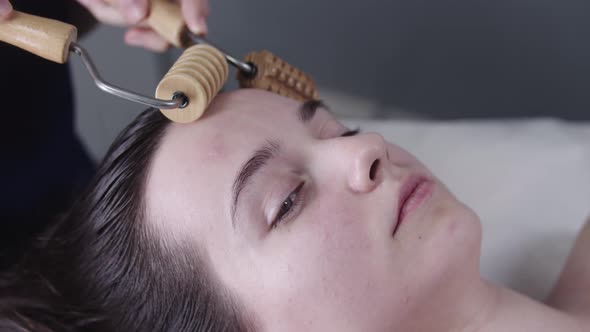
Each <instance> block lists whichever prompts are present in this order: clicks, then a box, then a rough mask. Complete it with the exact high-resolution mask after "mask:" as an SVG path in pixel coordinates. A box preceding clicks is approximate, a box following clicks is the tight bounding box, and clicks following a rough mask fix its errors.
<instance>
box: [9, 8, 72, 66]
mask: <svg viewBox="0 0 590 332" xmlns="http://www.w3.org/2000/svg"><path fill="white" fill-rule="evenodd" d="M77 36H78V32H77V30H76V27H75V26H73V25H70V24H67V23H63V22H60V21H56V20H52V19H48V18H44V17H39V16H34V15H29V14H25V13H22V12H19V11H14V12H13V13H12V15H11V16H10V18H9V19H8V20H7V21H3V22H0V41H3V42H5V43H9V44H12V45H14V46H16V47H19V48H22V49H23V50H26V51H28V52H31V53H33V54H36V55H38V56H40V57H43V58H45V59H48V60H51V61H54V62H57V63H65V62H67V61H68V57H69V54H70V44H71V43H72V42H75V41H76V39H77Z"/></svg>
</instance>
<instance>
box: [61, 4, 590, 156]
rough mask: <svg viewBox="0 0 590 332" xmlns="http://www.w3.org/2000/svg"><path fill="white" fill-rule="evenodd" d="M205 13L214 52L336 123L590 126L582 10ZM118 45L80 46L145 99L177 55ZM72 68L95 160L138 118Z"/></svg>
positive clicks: (486, 7) (331, 7) (255, 8)
mask: <svg viewBox="0 0 590 332" xmlns="http://www.w3.org/2000/svg"><path fill="white" fill-rule="evenodd" d="M210 4H211V16H210V19H209V24H210V39H211V40H212V41H214V42H216V43H217V44H219V45H220V46H222V47H223V48H225V49H226V50H227V51H229V52H231V53H233V54H235V55H236V56H239V57H241V56H243V55H244V54H245V53H247V52H248V51H250V50H260V49H269V50H271V51H273V52H274V53H276V54H277V55H279V56H281V57H283V58H284V59H286V60H287V61H289V62H291V63H292V64H294V65H296V66H298V67H299V68H301V69H303V70H304V71H307V72H308V73H310V74H312V75H313V77H314V78H315V79H316V81H317V83H318V85H319V86H320V93H321V95H322V97H323V98H324V99H326V100H327V102H328V103H329V104H331V106H332V108H333V109H335V110H336V111H337V112H339V113H341V114H344V115H349V116H351V115H352V116H371V117H387V116H420V117H424V116H426V117H431V118H444V119H449V118H458V117H476V118H479V117H525V116H555V117H561V118H564V119H569V120H582V119H585V120H588V119H590V111H589V106H590V94H588V93H587V89H588V87H589V86H590V46H589V38H588V37H589V36H590V20H589V19H588V17H589V13H590V2H589V1H587V0H584V1H582V0H553V1H549V0H496V1H483V0H473V1H470V0H455V1H451V0H414V1H408V0H401V1H378V0H365V1H347V0H340V1H338V0H317V1H307V2H302V1H295V0H282V1H276V0H275V1H271V0H259V1H237V0H210ZM122 33H123V32H122V30H120V29H115V28H105V27H100V28H98V29H96V30H95V31H94V32H93V33H91V34H90V35H88V36H87V37H86V38H85V39H83V40H82V44H83V45H85V46H86V47H87V48H88V49H89V50H90V51H91V53H92V55H93V57H94V59H95V60H96V62H97V64H98V66H99V69H100V71H101V73H103V75H104V76H105V78H107V79H109V80H111V81H113V82H114V83H117V84H119V85H121V86H125V87H128V88H133V89H135V90H139V91H142V92H144V93H146V94H152V93H153V91H154V89H155V86H156V85H157V83H158V80H159V78H160V77H161V76H163V74H164V73H165V72H166V70H167V68H169V66H170V65H171V63H172V61H173V60H174V59H175V57H176V56H178V54H179V52H178V51H172V52H169V53H168V54H165V55H154V54H150V53H149V52H147V51H143V50H139V49H132V48H129V47H126V46H124V45H123V43H122ZM76 60H77V59H75V60H74V61H72V62H73V64H72V67H73V69H74V70H73V72H74V77H75V82H76V83H75V84H76V90H77V94H78V95H77V105H78V108H79V115H78V127H79V131H80V134H81V136H82V137H83V138H84V139H85V141H86V142H87V145H88V146H89V149H90V150H91V152H92V153H93V155H94V156H96V157H98V156H100V155H102V153H104V150H105V149H106V147H107V146H108V144H109V143H110V141H112V138H113V137H114V135H115V134H116V133H117V132H118V131H119V130H120V129H121V128H122V126H123V125H124V124H125V123H127V122H128V121H130V120H131V118H132V117H133V116H135V115H136V114H137V113H138V112H139V111H140V110H142V109H143V108H144V107H142V106H141V105H135V104H131V103H129V102H126V101H122V100H117V99H116V98H114V97H111V96H109V95H106V94H104V93H102V92H100V91H98V89H97V88H95V87H94V86H93V85H92V84H91V82H90V81H89V79H88V77H87V74H86V72H85V71H84V70H83V69H82V68H81V66H80V64H79V61H76ZM231 75H232V77H233V73H232V74H231ZM228 87H229V88H232V87H235V83H233V82H232V81H231V80H230V83H229V84H228Z"/></svg>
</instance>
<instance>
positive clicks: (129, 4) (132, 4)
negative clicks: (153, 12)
mask: <svg viewBox="0 0 590 332" xmlns="http://www.w3.org/2000/svg"><path fill="white" fill-rule="evenodd" d="M124 10H125V16H127V19H128V20H129V21H130V23H138V22H139V21H141V20H142V19H143V17H144V16H145V8H143V4H142V3H141V2H138V1H126V2H125V5H124Z"/></svg>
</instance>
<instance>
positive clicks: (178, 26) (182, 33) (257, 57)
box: [108, 0, 319, 101]
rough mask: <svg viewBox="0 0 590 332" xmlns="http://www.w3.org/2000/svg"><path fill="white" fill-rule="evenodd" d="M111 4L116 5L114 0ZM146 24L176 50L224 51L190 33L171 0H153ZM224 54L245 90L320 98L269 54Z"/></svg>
mask: <svg viewBox="0 0 590 332" xmlns="http://www.w3.org/2000/svg"><path fill="white" fill-rule="evenodd" d="M108 2H109V3H111V4H114V0H108ZM146 22H147V23H148V24H149V25H150V26H151V27H152V28H153V29H154V30H155V31H157V32H158V33H159V34H160V35H162V36H163V37H164V38H165V39H166V40H167V41H168V42H170V43H171V44H173V45H175V46H176V47H181V48H184V47H187V46H189V45H191V44H193V43H197V44H207V45H211V46H214V47H215V48H217V49H218V50H220V51H221V48H219V47H217V46H215V45H212V44H211V42H209V41H207V40H206V39H205V38H203V37H201V36H197V35H195V34H193V33H192V32H190V31H189V30H188V29H187V27H186V26H185V24H184V20H183V18H182V13H181V11H180V7H178V5H176V4H173V3H171V2H169V1H166V0H151V1H150V11H149V15H148V17H147V19H146ZM221 52H222V54H223V56H224V57H225V59H226V60H227V61H228V62H229V63H230V64H232V65H234V66H235V67H236V68H237V69H238V70H239V74H238V81H239V83H240V87H242V88H257V89H263V90H267V91H271V92H274V93H277V94H279V95H283V96H285V97H289V98H293V99H296V100H300V101H303V100H309V99H317V98H319V96H318V93H317V91H316V88H315V83H314V81H313V79H312V78H311V77H310V76H309V75H307V74H305V73H303V72H301V71H300V70H298V69H297V68H295V67H293V66H291V65H290V64H288V63H287V62H286V61H284V60H282V59H280V58H278V57H277V56H275V55H273V54H272V53H270V52H269V51H261V52H252V53H250V54H248V55H247V56H246V58H245V61H240V60H237V59H236V58H235V57H233V56H231V55H229V54H228V53H227V52H223V51H221Z"/></svg>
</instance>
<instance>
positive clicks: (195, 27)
mask: <svg viewBox="0 0 590 332" xmlns="http://www.w3.org/2000/svg"><path fill="white" fill-rule="evenodd" d="M189 29H190V30H191V32H193V33H195V34H198V35H206V34H207V19H205V17H204V16H199V17H198V18H197V20H196V21H195V22H192V24H191V25H190V26H189Z"/></svg>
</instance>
